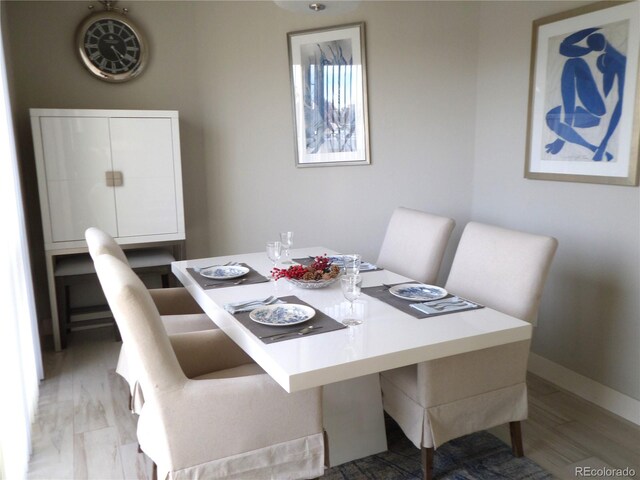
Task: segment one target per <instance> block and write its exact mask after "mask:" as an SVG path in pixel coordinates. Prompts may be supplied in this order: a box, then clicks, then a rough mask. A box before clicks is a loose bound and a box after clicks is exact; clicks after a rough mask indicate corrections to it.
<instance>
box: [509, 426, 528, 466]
mask: <svg viewBox="0 0 640 480" xmlns="http://www.w3.org/2000/svg"><path fill="white" fill-rule="evenodd" d="M509 430H510V431H511V449H512V450H513V455H514V456H516V457H522V456H523V455H524V447H523V445H522V426H521V425H520V422H509Z"/></svg>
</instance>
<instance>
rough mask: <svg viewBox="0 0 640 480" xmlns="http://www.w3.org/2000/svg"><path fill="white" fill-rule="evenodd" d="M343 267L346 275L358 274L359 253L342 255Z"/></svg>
mask: <svg viewBox="0 0 640 480" xmlns="http://www.w3.org/2000/svg"><path fill="white" fill-rule="evenodd" d="M342 260H343V268H344V273H345V274H346V275H358V274H359V273H360V262H361V260H360V255H359V254H357V253H352V254H350V255H343V256H342Z"/></svg>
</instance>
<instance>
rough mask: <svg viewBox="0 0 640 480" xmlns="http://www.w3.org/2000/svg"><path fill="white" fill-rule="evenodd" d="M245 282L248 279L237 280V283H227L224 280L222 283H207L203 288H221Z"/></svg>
mask: <svg viewBox="0 0 640 480" xmlns="http://www.w3.org/2000/svg"><path fill="white" fill-rule="evenodd" d="M245 280H246V278H243V279H241V280H237V281H235V282H227V281H224V280H223V281H220V282H212V283H205V284H204V285H203V286H205V287H221V286H223V285H240V284H241V283H242V282H244V281H245Z"/></svg>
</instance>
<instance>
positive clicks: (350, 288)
mask: <svg viewBox="0 0 640 480" xmlns="http://www.w3.org/2000/svg"><path fill="white" fill-rule="evenodd" d="M340 285H341V286H342V294H343V295H344V298H346V299H347V300H348V301H349V313H348V315H347V316H346V317H345V318H344V320H342V323H343V324H345V325H347V326H353V325H360V324H361V323H362V319H361V318H357V317H356V316H355V315H354V314H353V302H354V301H355V300H357V299H358V297H359V296H360V288H361V285H362V277H361V276H360V275H344V276H343V277H342V278H341V279H340Z"/></svg>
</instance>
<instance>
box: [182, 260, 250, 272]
mask: <svg viewBox="0 0 640 480" xmlns="http://www.w3.org/2000/svg"><path fill="white" fill-rule="evenodd" d="M234 265H240V263H238V262H227V263H225V264H224V265H222V266H223V267H233V266H234ZM217 266H218V264H217V263H216V264H213V265H208V266H206V267H193V269H194V270H195V271H196V272H197V273H200V272H201V271H202V270H206V269H207V268H211V267H217Z"/></svg>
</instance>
